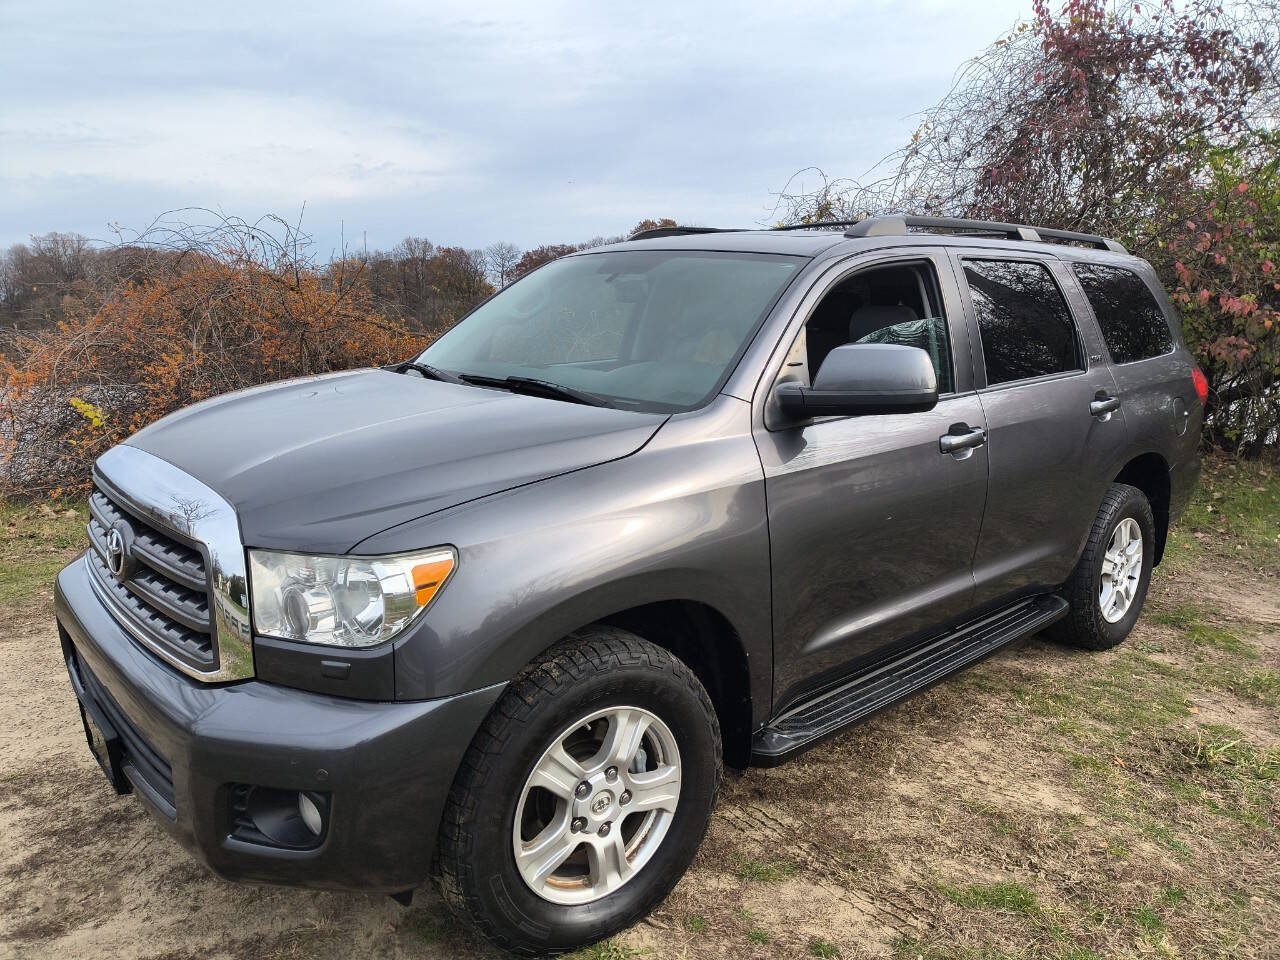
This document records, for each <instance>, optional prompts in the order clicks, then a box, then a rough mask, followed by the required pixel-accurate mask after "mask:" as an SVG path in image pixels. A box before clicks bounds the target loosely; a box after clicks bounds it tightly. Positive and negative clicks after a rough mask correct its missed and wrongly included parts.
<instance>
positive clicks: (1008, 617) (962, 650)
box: [751, 594, 1068, 767]
mask: <svg viewBox="0 0 1280 960" xmlns="http://www.w3.org/2000/svg"><path fill="white" fill-rule="evenodd" d="M1067 610H1068V606H1067V601H1065V600H1063V599H1062V598H1061V597H1059V596H1056V595H1054V594H1042V595H1040V596H1036V597H1031V598H1030V599H1026V600H1020V601H1018V602H1017V603H1015V604H1013V605H1012V606H1009V607H1005V608H1004V609H1002V610H998V611H996V612H995V613H992V614H989V615H988V616H985V617H983V618H982V619H981V620H975V621H973V622H972V623H968V624H965V625H964V626H962V627H960V628H958V629H956V630H953V631H952V632H950V633H948V634H945V635H944V636H941V637H937V638H935V639H932V640H926V641H925V642H924V643H922V644H920V645H919V646H916V647H912V648H911V649H909V650H907V651H905V652H904V653H902V654H900V655H899V656H897V657H895V658H894V659H893V660H890V661H888V662H882V663H878V664H873V665H872V666H869V667H867V668H865V669H864V670H862V671H861V672H859V673H856V674H854V675H853V676H851V677H850V678H849V679H847V680H846V681H844V682H843V683H842V684H840V685H839V686H838V687H835V688H834V689H828V690H824V691H823V692H821V693H819V694H817V695H815V696H813V697H811V698H810V699H808V700H805V701H802V702H801V703H798V704H796V705H795V706H793V707H791V708H789V709H788V710H787V711H786V712H785V713H782V714H780V715H778V716H777V717H774V719H773V720H771V721H769V723H768V724H767V725H766V726H765V727H764V728H763V729H761V730H760V731H759V732H758V733H757V734H756V735H755V737H754V738H753V740H752V744H751V762H752V763H753V764H755V765H758V766H763V767H771V766H776V765H777V764H779V763H782V762H783V761H784V760H789V759H791V758H792V757H793V756H795V755H796V754H797V753H799V752H801V751H804V750H807V749H808V748H809V747H812V746H815V745H817V744H818V743H820V742H822V741H823V740H825V739H826V738H827V737H830V736H832V735H834V734H836V733H840V732H841V731H843V730H845V729H846V728H848V727H850V726H852V725H853V724H855V723H857V722H858V721H859V720H863V719H865V718H867V717H869V716H870V715H871V714H873V713H875V712H876V711H877V710H880V709H881V708H883V707H887V706H889V705H890V704H892V703H896V702H897V701H898V700H901V699H902V698H903V697H905V696H907V695H908V694H911V693H915V692H916V691H917V690H923V689H924V688H925V687H929V686H932V685H933V684H935V683H937V682H938V681H939V680H943V679H945V678H946V677H949V676H951V674H953V673H956V672H958V671H960V670H963V669H964V668H965V667H967V666H970V665H971V664H974V663H976V662H977V661H979V660H981V659H982V658H983V657H985V656H987V655H988V654H990V653H994V652H995V651H996V650H999V649H1000V648H1001V647H1003V646H1004V645H1005V644H1007V643H1012V642H1013V641H1014V640H1017V639H1019V638H1020V637H1025V636H1027V635H1028V634H1032V633H1035V632H1036V631H1037V630H1042V629H1044V628H1045V627H1047V626H1049V624H1051V623H1053V622H1054V621H1056V620H1060V619H1062V618H1063V617H1064V616H1066V615H1067Z"/></svg>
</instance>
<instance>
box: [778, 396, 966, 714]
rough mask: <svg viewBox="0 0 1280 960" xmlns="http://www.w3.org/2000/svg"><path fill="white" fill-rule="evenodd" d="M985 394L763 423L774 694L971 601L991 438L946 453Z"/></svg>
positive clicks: (833, 670) (784, 694) (831, 672)
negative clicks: (796, 422) (956, 428)
mask: <svg viewBox="0 0 1280 960" xmlns="http://www.w3.org/2000/svg"><path fill="white" fill-rule="evenodd" d="M962 422H963V423H967V424H968V425H969V426H970V427H972V428H982V427H984V426H985V424H984V421H983V415H982V407H981V404H980V403H979V401H978V398H977V397H976V396H975V395H974V394H972V393H970V394H967V395H964V396H958V397H954V396H953V397H950V398H947V399H944V400H942V401H940V402H939V404H938V406H937V407H935V408H934V409H933V410H931V411H928V412H925V413H910V414H895V415H891V416H868V417H850V418H846V419H841V420H827V421H823V422H818V423H812V424H810V425H808V426H806V427H803V428H796V429H791V430H779V431H774V432H769V431H763V432H761V433H759V434H758V435H757V447H758V448H759V450H760V455H761V460H762V462H763V464H764V471H765V492H766V497H767V500H768V509H769V538H770V554H771V557H772V561H773V598H774V638H775V639H774V663H775V675H774V677H775V679H774V684H775V686H774V689H775V691H776V695H775V704H780V703H781V702H782V701H785V700H786V699H787V698H788V697H789V696H791V695H792V694H794V693H795V692H796V691H797V690H798V689H800V688H802V687H804V686H807V685H810V684H811V683H813V682H816V681H818V680H821V679H822V678H824V677H826V676H833V677H834V676H836V675H838V674H839V673H841V672H843V669H844V668H845V667H847V666H848V665H850V664H851V663H853V662H854V661H857V660H860V659H864V658H866V657H868V656H870V655H873V654H875V653H876V652H877V651H878V650H880V649H881V648H883V647H885V646H886V645H889V644H892V643H893V642H894V641H896V640H900V639H902V638H904V637H908V636H911V635H912V634H915V633H918V632H920V631H923V630H926V629H928V628H930V627H933V626H935V625H937V624H940V623H942V622H945V621H947V620H948V619H951V618H954V617H958V616H960V615H961V614H963V613H964V612H965V611H966V610H968V609H969V607H970V606H971V605H972V598H973V578H972V570H971V562H972V558H973V551H974V546H975V544H976V543H977V539H978V532H979V529H980V525H981V519H982V508H983V502H984V500H985V498H986V491H987V453H986V449H985V447H983V446H978V447H966V448H962V449H960V450H957V451H956V452H955V453H950V454H947V453H943V452H942V451H941V449H940V443H939V441H940V438H941V437H942V436H943V435H944V434H946V433H947V432H948V430H949V429H950V428H951V426H952V425H953V424H957V423H962Z"/></svg>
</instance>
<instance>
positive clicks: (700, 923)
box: [684, 913, 707, 933]
mask: <svg viewBox="0 0 1280 960" xmlns="http://www.w3.org/2000/svg"><path fill="white" fill-rule="evenodd" d="M684 926H685V929H686V930H688V931H689V932H690V933H706V932H707V920H706V918H705V917H703V916H702V915H701V914H697V913H691V914H689V915H688V916H687V917H685V918H684Z"/></svg>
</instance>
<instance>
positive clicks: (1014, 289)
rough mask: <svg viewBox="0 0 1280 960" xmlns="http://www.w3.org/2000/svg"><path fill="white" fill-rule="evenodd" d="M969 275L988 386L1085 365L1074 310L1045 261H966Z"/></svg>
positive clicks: (1082, 367) (1079, 368)
mask: <svg viewBox="0 0 1280 960" xmlns="http://www.w3.org/2000/svg"><path fill="white" fill-rule="evenodd" d="M964 274H965V279H966V280H967V281H968V283H969V294H970V297H971V299H972V300H973V310H974V313H975V314H976V315H977V319H978V331H979V333H980V334H981V336H982V356H983V359H984V360H985V361H986V367H987V384H988V386H994V385H996V384H997V383H1009V382H1011V381H1014V380H1028V379H1031V378H1032V377H1044V376H1048V375H1049V374H1054V373H1064V372H1066V371H1069V370H1082V369H1084V364H1083V362H1082V358H1081V354H1080V341H1079V338H1078V337H1077V336H1076V327H1075V323H1074V322H1073V321H1072V319H1071V311H1070V310H1069V309H1068V308H1067V302H1066V300H1064V299H1063V297H1062V291H1060V290H1059V289H1058V285H1057V283H1055V282H1054V279H1053V275H1052V274H1051V273H1050V272H1049V270H1048V268H1046V267H1045V266H1044V265H1043V264H1040V263H1030V262H1026V261H1016V260H967V261H965V265H964Z"/></svg>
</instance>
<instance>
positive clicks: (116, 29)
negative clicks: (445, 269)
mask: <svg viewBox="0 0 1280 960" xmlns="http://www.w3.org/2000/svg"><path fill="white" fill-rule="evenodd" d="M1029 13H1030V2H1029V0H1018V2H1014V0H952V2H949V3H948V2H941V0H903V2H879V0H861V2H850V3H839V2H834V3H833V2H830V0H825V2H816V3H811V2H808V0H788V2H785V3H778V2H766V3H749V2H739V3H719V2H703V0H698V2H690V0H685V2H683V3H670V4H668V3H660V2H649V3H631V2H615V3H610V4H601V3H594V4H587V3H580V4H578V3H555V2H537V3H534V2H524V3H484V2H480V0H475V2H469V3H466V4H456V3H455V4H437V3H426V2H417V3H411V2H389V0H376V2H360V0H348V2H346V3H342V4H336V3H330V2H328V0H312V2H308V3H306V4H295V3H273V2H270V0H258V2H257V3H241V2H239V0H223V2H219V3H215V4H186V3H173V2H171V0H170V2H166V3H156V4H153V3H149V2H125V3H104V2H103V0H92V2H79V0H76V2H71V0H43V2H41V3H35V2H33V0H0V77H3V78H4V81H5V87H6V93H5V95H4V96H3V97H0V246H7V245H9V244H11V243H15V242H20V241H25V240H26V239H27V238H28V237H29V236H30V235H32V234H40V233H45V232H47V231H50V230H62V231H75V232H78V233H81V234H84V235H85V236H88V237H91V238H94V239H101V240H111V239H113V237H114V231H115V230H116V229H117V228H118V229H120V230H123V231H124V234H125V235H126V236H127V235H128V234H129V232H130V231H136V230H142V229H145V228H146V226H147V225H148V224H149V223H150V222H151V221H152V220H154V219H155V218H156V217H158V216H159V215H161V214H162V213H164V212H165V211H168V210H172V209H176V208H182V207H206V208H212V209H216V210H218V211H221V212H222V213H225V214H228V215H235V216H240V217H244V218H245V219H249V220H252V219H255V218H257V217H258V216H260V215H262V214H266V213H274V214H278V215H280V216H283V217H285V218H286V219H289V220H295V219H297V218H298V217H299V215H301V216H302V225H303V228H304V229H305V230H306V231H307V232H309V233H310V234H311V235H312V236H313V238H314V241H315V245H316V247H315V249H316V252H317V254H318V255H320V256H322V257H327V256H329V255H330V254H332V253H333V252H336V251H337V250H338V249H340V248H341V246H342V245H343V244H344V243H345V244H346V246H347V247H348V248H353V249H358V248H360V247H361V246H367V247H368V248H369V249H385V248H388V247H390V246H392V245H394V244H395V243H396V242H397V241H398V240H400V239H401V238H403V237H405V236H419V237H428V238H429V239H431V240H432V241H434V242H436V243H441V244H458V245H462V246H466V247H481V246H485V245H487V244H489V243H492V242H494V241H498V240H502V241H508V242H512V243H515V244H516V245H518V246H520V247H522V248H528V247H532V246H536V245H537V244H540V243H555V242H574V241H581V240H586V239H589V238H591V237H594V236H598V235H611V234H618V233H622V232H624V231H626V230H627V229H629V228H630V227H631V226H632V225H633V224H634V223H636V222H637V221H638V220H640V219H641V218H643V217H647V216H651V217H662V216H671V217H675V218H676V219H677V220H679V221H680V222H682V223H700V224H711V225H719V226H751V225H756V224H767V223H770V222H772V221H773V219H774V217H773V216H772V213H773V210H774V206H775V204H776V195H777V194H778V193H779V192H780V191H781V190H782V189H783V188H784V187H785V186H786V184H787V182H788V180H789V179H790V178H791V177H792V175H793V174H796V173H797V171H800V170H802V169H803V168H807V167H811V166H816V167H819V168H821V169H822V170H824V171H825V172H826V173H827V174H828V175H829V176H831V177H860V176H863V175H865V174H866V173H867V171H868V170H870V169H871V168H872V167H874V166H875V164H876V163H877V162H878V161H879V160H881V158H883V157H884V156H885V155H887V154H889V153H890V152H891V151H893V150H894V149H896V148H897V147H899V146H901V145H902V144H903V143H904V142H905V141H906V140H907V138H908V137H909V136H910V134H911V131H912V130H913V129H914V127H915V125H916V123H917V121H918V114H919V113H920V111H922V110H924V109H926V108H927V107H929V106H931V105H932V104H933V103H935V102H936V101H937V100H939V99H940V98H941V97H942V96H943V95H944V94H945V93H946V91H947V89H948V88H949V87H950V85H951V83H952V81H953V79H954V76H955V72H956V69H957V67H959V66H960V64H961V63H962V62H963V61H964V60H966V59H967V58H969V57H971V56H973V55H975V54H977V53H979V52H980V51H981V50H982V49H984V48H985V47H986V46H987V45H988V44H990V43H991V42H992V41H994V40H995V39H996V38H997V37H998V36H999V35H1000V34H1002V33H1003V32H1004V31H1006V30H1008V29H1009V28H1011V27H1013V26H1014V25H1015V24H1016V23H1017V21H1018V19H1019V18H1020V17H1026V16H1027V15H1029ZM796 183H804V184H814V183H816V178H815V177H814V176H813V175H812V174H806V175H803V176H802V177H801V178H800V179H799V180H797V181H796ZM304 208H305V213H304ZM192 216H193V218H197V219H198V218H199V215H192Z"/></svg>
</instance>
